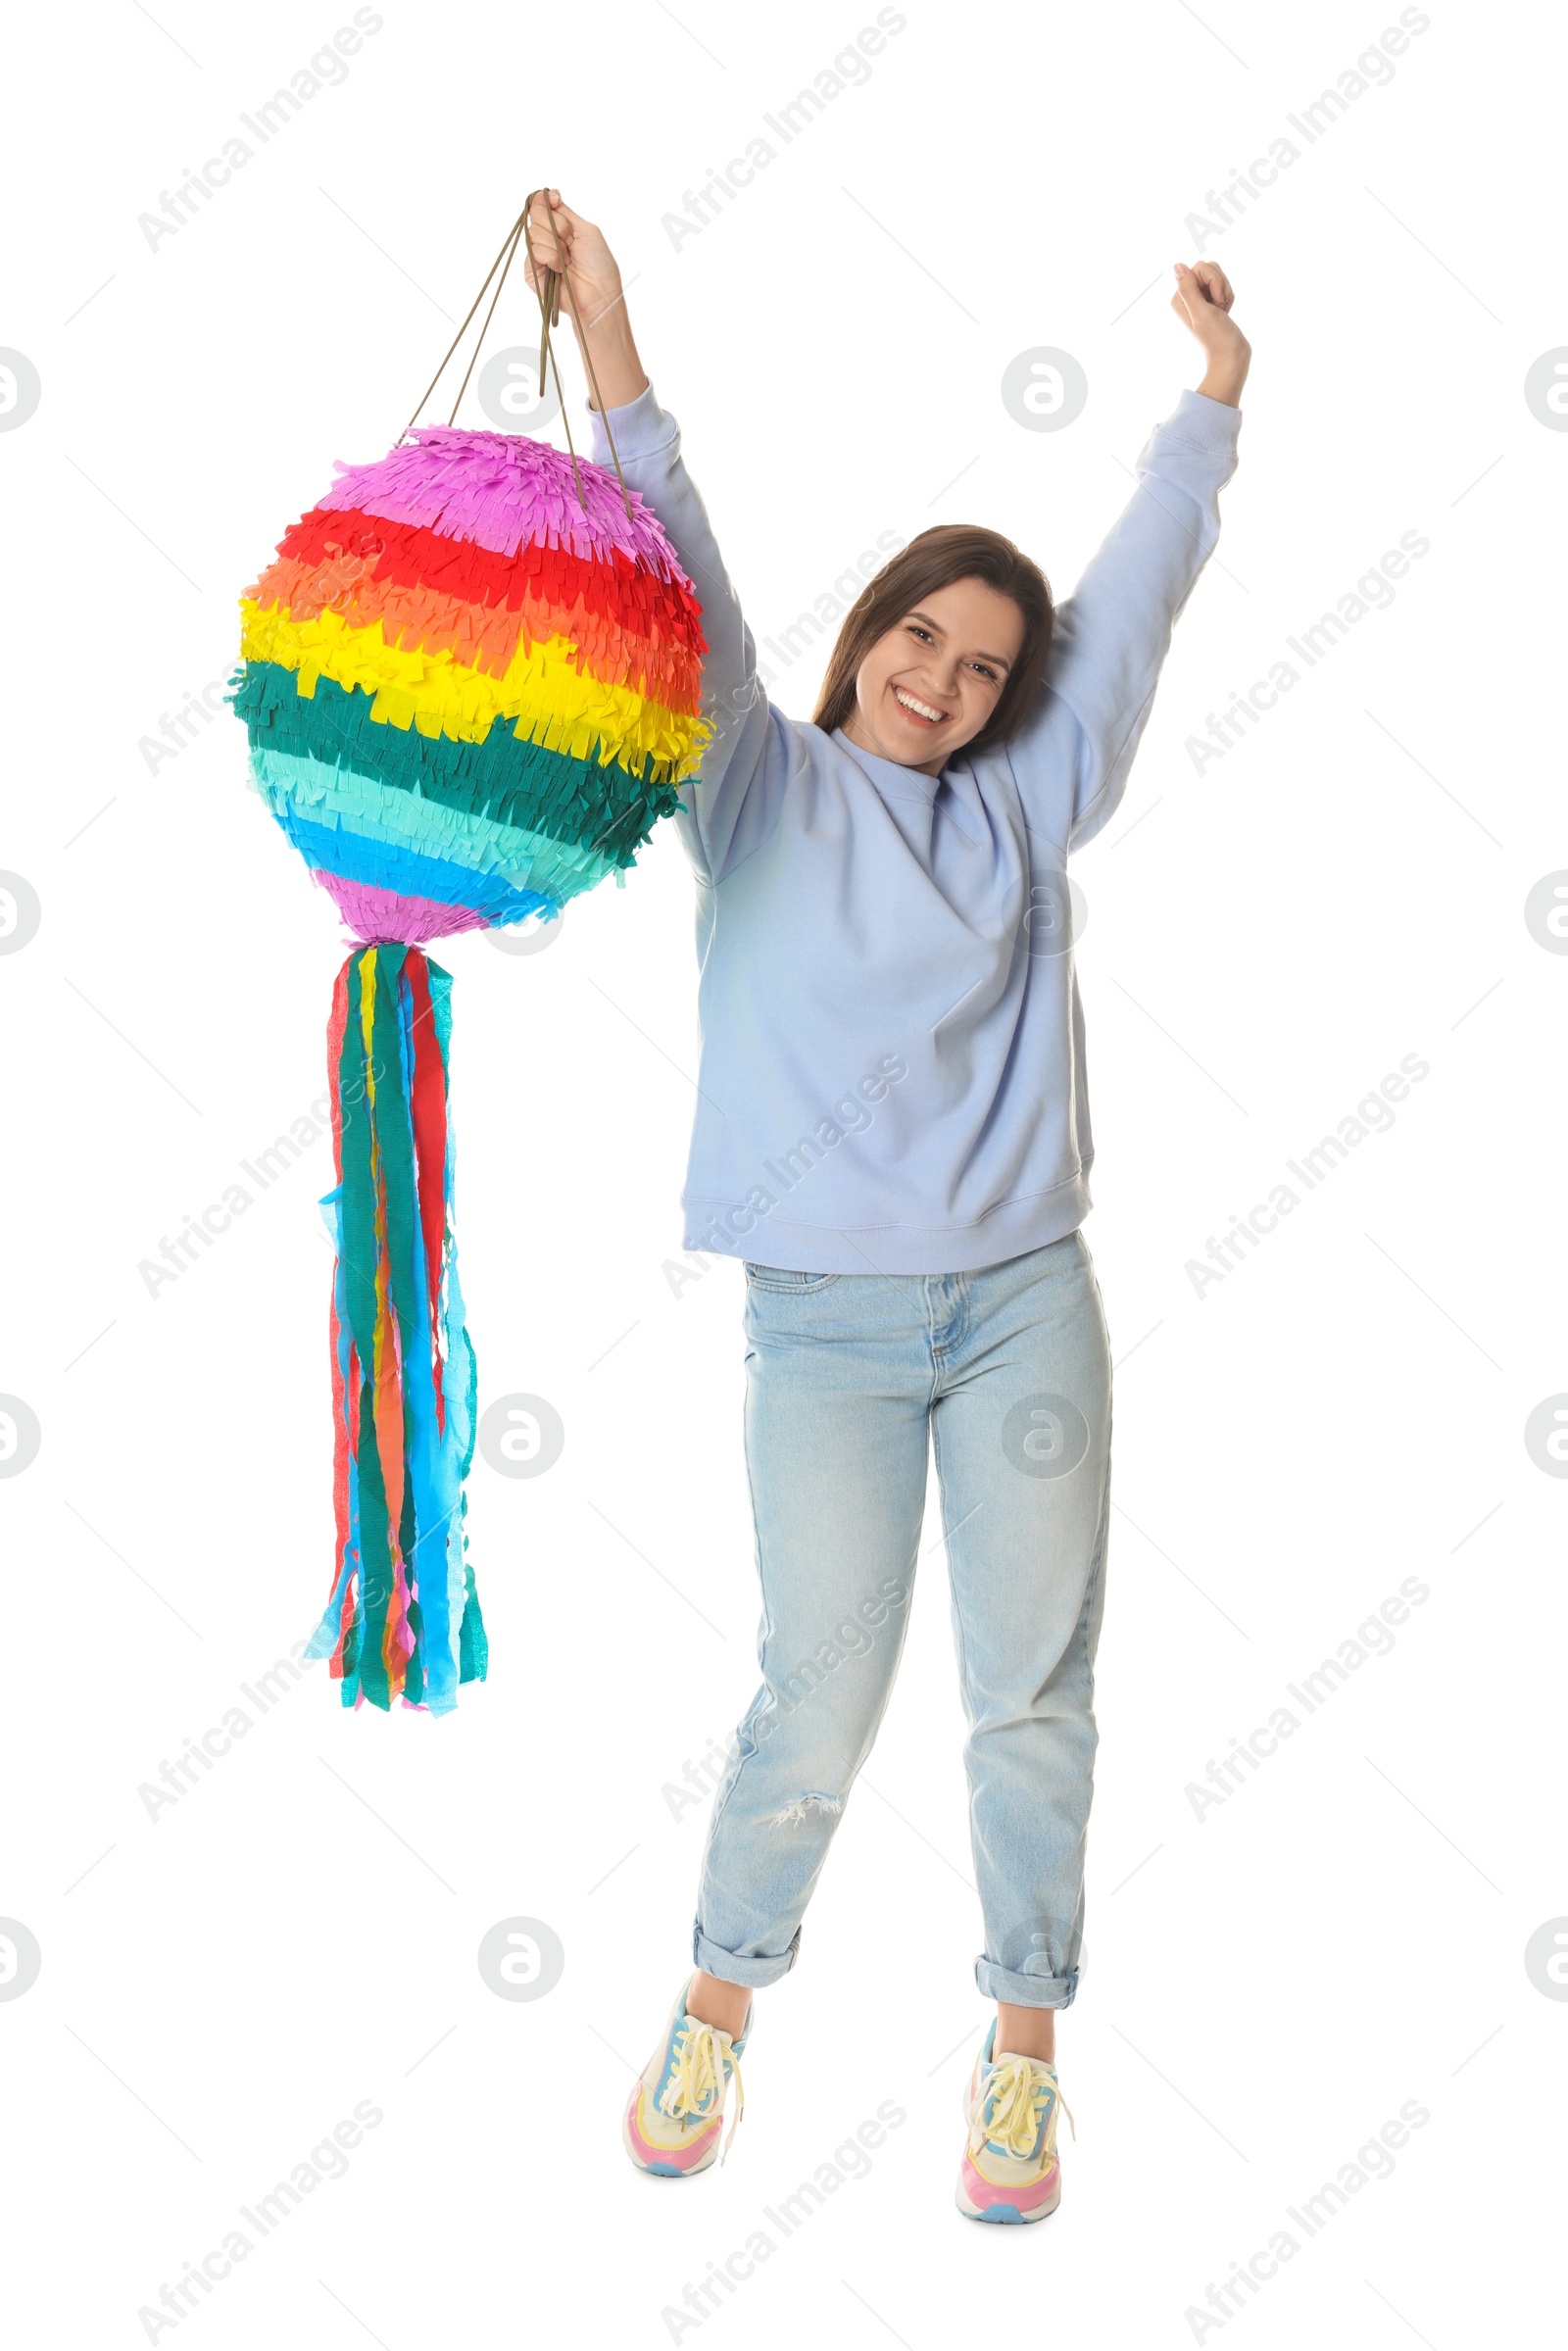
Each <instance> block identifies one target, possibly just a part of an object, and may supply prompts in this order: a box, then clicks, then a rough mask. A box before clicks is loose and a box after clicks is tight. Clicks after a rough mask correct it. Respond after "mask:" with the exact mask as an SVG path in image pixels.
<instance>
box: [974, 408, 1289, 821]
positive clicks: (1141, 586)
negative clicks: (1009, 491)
mask: <svg viewBox="0 0 1568 2351" xmlns="http://www.w3.org/2000/svg"><path fill="white" fill-rule="evenodd" d="M1241 421H1242V419H1241V412H1240V411H1239V410H1237V409H1233V408H1230V407H1228V406H1227V405H1226V404H1225V403H1224V402H1222V401H1218V400H1210V399H1209V398H1208V397H1207V395H1206V394H1204V393H1202V392H1183V394H1182V396H1181V399H1180V400H1179V401H1178V403H1177V405H1176V408H1175V410H1174V412H1173V413H1172V414H1171V415H1170V416H1168V417H1167V418H1166V419H1165V421H1164V423H1163V424H1157V425H1156V426H1155V427H1154V429H1153V431H1152V433H1151V435H1150V437H1149V439H1148V441H1147V442H1146V443H1145V445H1144V449H1143V452H1142V454H1141V455H1140V457H1139V460H1138V465H1137V475H1138V487H1137V489H1136V490H1135V491H1134V493H1133V495H1132V497H1131V498H1130V499H1129V501H1128V503H1127V505H1126V506H1125V508H1124V509H1123V510H1122V513H1121V514H1120V516H1119V517H1118V519H1117V520H1116V522H1115V523H1114V524H1113V525H1112V526H1111V529H1110V531H1109V533H1108V535H1107V536H1106V538H1105V539H1104V541H1103V544H1102V546H1101V547H1100V549H1099V551H1098V553H1097V554H1096V555H1095V556H1094V558H1093V559H1092V561H1091V562H1090V563H1089V565H1088V567H1087V568H1086V570H1085V571H1084V574H1083V577H1082V578H1081V579H1080V581H1079V583H1078V586H1077V588H1076V590H1075V591H1074V593H1073V595H1072V596H1071V597H1070V598H1069V599H1068V600H1067V602H1066V603H1065V604H1063V605H1061V606H1059V607H1058V608H1057V612H1056V616H1055V625H1054V630H1053V634H1052V648H1051V658H1050V661H1049V662H1048V663H1047V667H1046V674H1045V679H1044V682H1043V684H1042V686H1041V691H1040V699H1039V701H1038V702H1037V704H1036V706H1035V709H1034V710H1033V711H1032V712H1031V713H1030V716H1029V718H1028V719H1027V721H1026V722H1025V724H1024V725H1023V727H1021V728H1020V730H1019V732H1018V734H1017V735H1016V736H1015V737H1014V738H1013V740H1012V742H1011V743H1010V744H1009V745H1008V747H1007V748H1008V756H1009V758H1010V759H1011V762H1012V769H1013V774H1014V776H1015V777H1016V779H1017V783H1018V789H1019V794H1020V797H1021V798H1022V800H1023V802H1024V807H1025V810H1026V813H1028V812H1030V809H1031V802H1032V800H1034V801H1036V802H1037V804H1038V805H1039V807H1040V809H1041V821H1042V822H1045V821H1046V819H1045V809H1044V803H1045V796H1046V794H1047V793H1049V794H1050V796H1051V798H1052V800H1053V801H1055V802H1056V804H1057V805H1056V807H1055V808H1053V809H1052V811H1051V814H1052V818H1053V820H1054V822H1053V829H1052V838H1055V834H1056V833H1057V832H1059V831H1062V830H1065V832H1066V839H1065V840H1061V841H1058V842H1057V846H1058V847H1060V848H1062V849H1066V848H1073V849H1077V848H1080V847H1082V845H1083V844H1084V843H1085V842H1086V841H1089V840H1091V839H1092V838H1093V836H1094V835H1095V834H1096V833H1098V832H1099V831H1100V830H1101V828H1102V826H1103V825H1105V824H1107V823H1108V822H1109V821H1110V818H1111V817H1112V816H1113V815H1114V813H1115V811H1116V808H1117V807H1118V806H1119V804H1120V801H1121V796H1122V793H1123V791H1124V790H1125V789H1126V784H1127V773H1128V770H1129V768H1130V767H1131V765H1132V762H1133V755H1134V753H1135V752H1136V751H1137V749H1138V745H1139V741H1140V739H1141V737H1142V735H1143V731H1144V728H1145V726H1146V724H1147V723H1148V719H1149V713H1150V710H1152V706H1153V700H1154V688H1155V685H1156V683H1157V682H1158V678H1159V669H1160V664H1161V662H1162V661H1164V658H1165V654H1166V650H1167V648H1168V647H1169V644H1170V637H1171V629H1172V627H1173V626H1174V624H1175V621H1176V618H1177V615H1178V614H1179V613H1180V612H1181V610H1182V607H1183V606H1184V605H1185V604H1186V602H1187V599H1188V597H1189V596H1190V595H1191V594H1192V592H1193V588H1194V585H1195V584H1196V582H1197V579H1198V575H1199V573H1200V572H1201V570H1202V568H1203V565H1204V563H1206V562H1207V561H1208V558H1209V556H1210V555H1211V553H1212V552H1213V549H1214V544H1215V542H1216V540H1217V539H1218V537H1219V493H1220V491H1221V489H1222V488H1223V487H1224V485H1225V483H1226V482H1228V481H1229V479H1230V477H1231V475H1232V474H1233V473H1234V472H1235V470H1236V441H1237V435H1238V433H1239V431H1240V429H1241ZM1064 765H1065V767H1066V769H1067V772H1068V773H1070V775H1071V779H1072V793H1071V808H1070V815H1068V814H1067V813H1066V812H1065V811H1063V810H1062V809H1061V808H1060V803H1059V797H1058V796H1059V793H1060V789H1061V778H1062V773H1063V766H1064Z"/></svg>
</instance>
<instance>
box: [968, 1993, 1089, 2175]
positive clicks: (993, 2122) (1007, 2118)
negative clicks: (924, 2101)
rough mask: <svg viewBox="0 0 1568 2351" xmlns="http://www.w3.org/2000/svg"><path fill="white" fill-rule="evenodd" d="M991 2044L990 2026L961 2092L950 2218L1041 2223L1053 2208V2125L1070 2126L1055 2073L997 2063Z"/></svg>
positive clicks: (1035, 2061)
mask: <svg viewBox="0 0 1568 2351" xmlns="http://www.w3.org/2000/svg"><path fill="white" fill-rule="evenodd" d="M996 2037H997V2028H996V2023H995V2021H993V2023H992V2027H991V2030H990V2032H989V2033H987V2034H986V2037H985V2041H984V2044H983V2046H982V2047H981V2050H980V2054H979V2056H978V2057H977V2058H976V2059H975V2064H974V2072H973V2074H972V2075H971V2076H970V2077H969V2086H968V2088H967V2090H966V2091H965V2092H964V2099H963V2111H964V2115H965V2118H966V2120H967V2122H968V2125H969V2139H968V2144H967V2145H966V2146H965V2148H964V2150H963V2162H962V2164H961V2165H960V2167H959V2170H958V2194H957V2205H958V2210H959V2211H960V2212H961V2213H963V2214H964V2215H965V2217H966V2218H967V2219H969V2220H971V2221H1003V2222H1018V2221H1043V2220H1044V2219H1045V2218H1046V2215H1047V2214H1048V2213H1053V2212H1054V2211H1055V2209H1056V2206H1057V2205H1058V2204H1059V2203H1060V2202H1061V2165H1060V2163H1059V2162H1058V2160H1057V2157H1056V2124H1057V2120H1058V2117H1059V2115H1060V2114H1061V2113H1066V2115H1067V2121H1068V2123H1069V2124H1072V2115H1071V2112H1070V2110H1068V2109H1067V2108H1066V2107H1064V2106H1063V2103H1062V2096H1061V2091H1060V2090H1059V2088H1058V2087H1057V2085H1056V2070H1055V2067H1054V2066H1052V2065H1047V2064H1046V2063H1045V2062H1044V2060H1043V2059H1041V2058H1038V2057H1016V2056H1012V2055H1010V2054H1009V2053H1008V2052H1007V2051H1006V2050H1004V2051H1003V2053H1002V2055H1001V2056H1000V2057H999V2056H997V2055H995V2053H994V2044H995V2041H996ZM1073 2135H1074V2136H1075V2137H1076V2135H1077V2126H1076V2125H1073Z"/></svg>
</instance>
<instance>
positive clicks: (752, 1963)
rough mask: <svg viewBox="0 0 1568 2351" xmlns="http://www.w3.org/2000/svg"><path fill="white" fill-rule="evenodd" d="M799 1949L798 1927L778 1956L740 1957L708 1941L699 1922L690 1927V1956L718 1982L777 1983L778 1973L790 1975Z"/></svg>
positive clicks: (705, 1973) (799, 1935)
mask: <svg viewBox="0 0 1568 2351" xmlns="http://www.w3.org/2000/svg"><path fill="white" fill-rule="evenodd" d="M800 1948H801V1931H800V1929H799V1927H797V1928H796V1930H795V1934H794V1935H793V1937H792V1938H791V1942H790V1947H789V1949H788V1950H787V1951H780V1952H779V1954H778V1956H777V1958H767V1957H762V1958H758V1957H756V1956H755V1955H754V1956H742V1955H740V1954H737V1953H736V1952H734V1951H725V1950H722V1949H721V1948H720V1947H719V1945H718V1944H717V1943H712V1942H710V1941H709V1939H708V1937H707V1935H705V1934H704V1933H703V1930H702V1928H701V1927H700V1926H699V1925H697V1924H696V1923H695V1922H694V1923H693V1926H692V1957H693V1959H695V1960H696V1962H697V1965H698V1966H699V1967H700V1968H701V1969H702V1971H703V1973H704V1975H705V1976H716V1977H717V1978H718V1980H719V1982H720V1983H721V1984H754V1985H761V1984H776V1983H777V1982H778V1980H779V1978H780V1976H787V1975H788V1974H789V1972H790V1970H791V1968H792V1967H793V1966H794V1965H795V1961H796V1958H797V1956H798V1954H799V1952H800Z"/></svg>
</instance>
